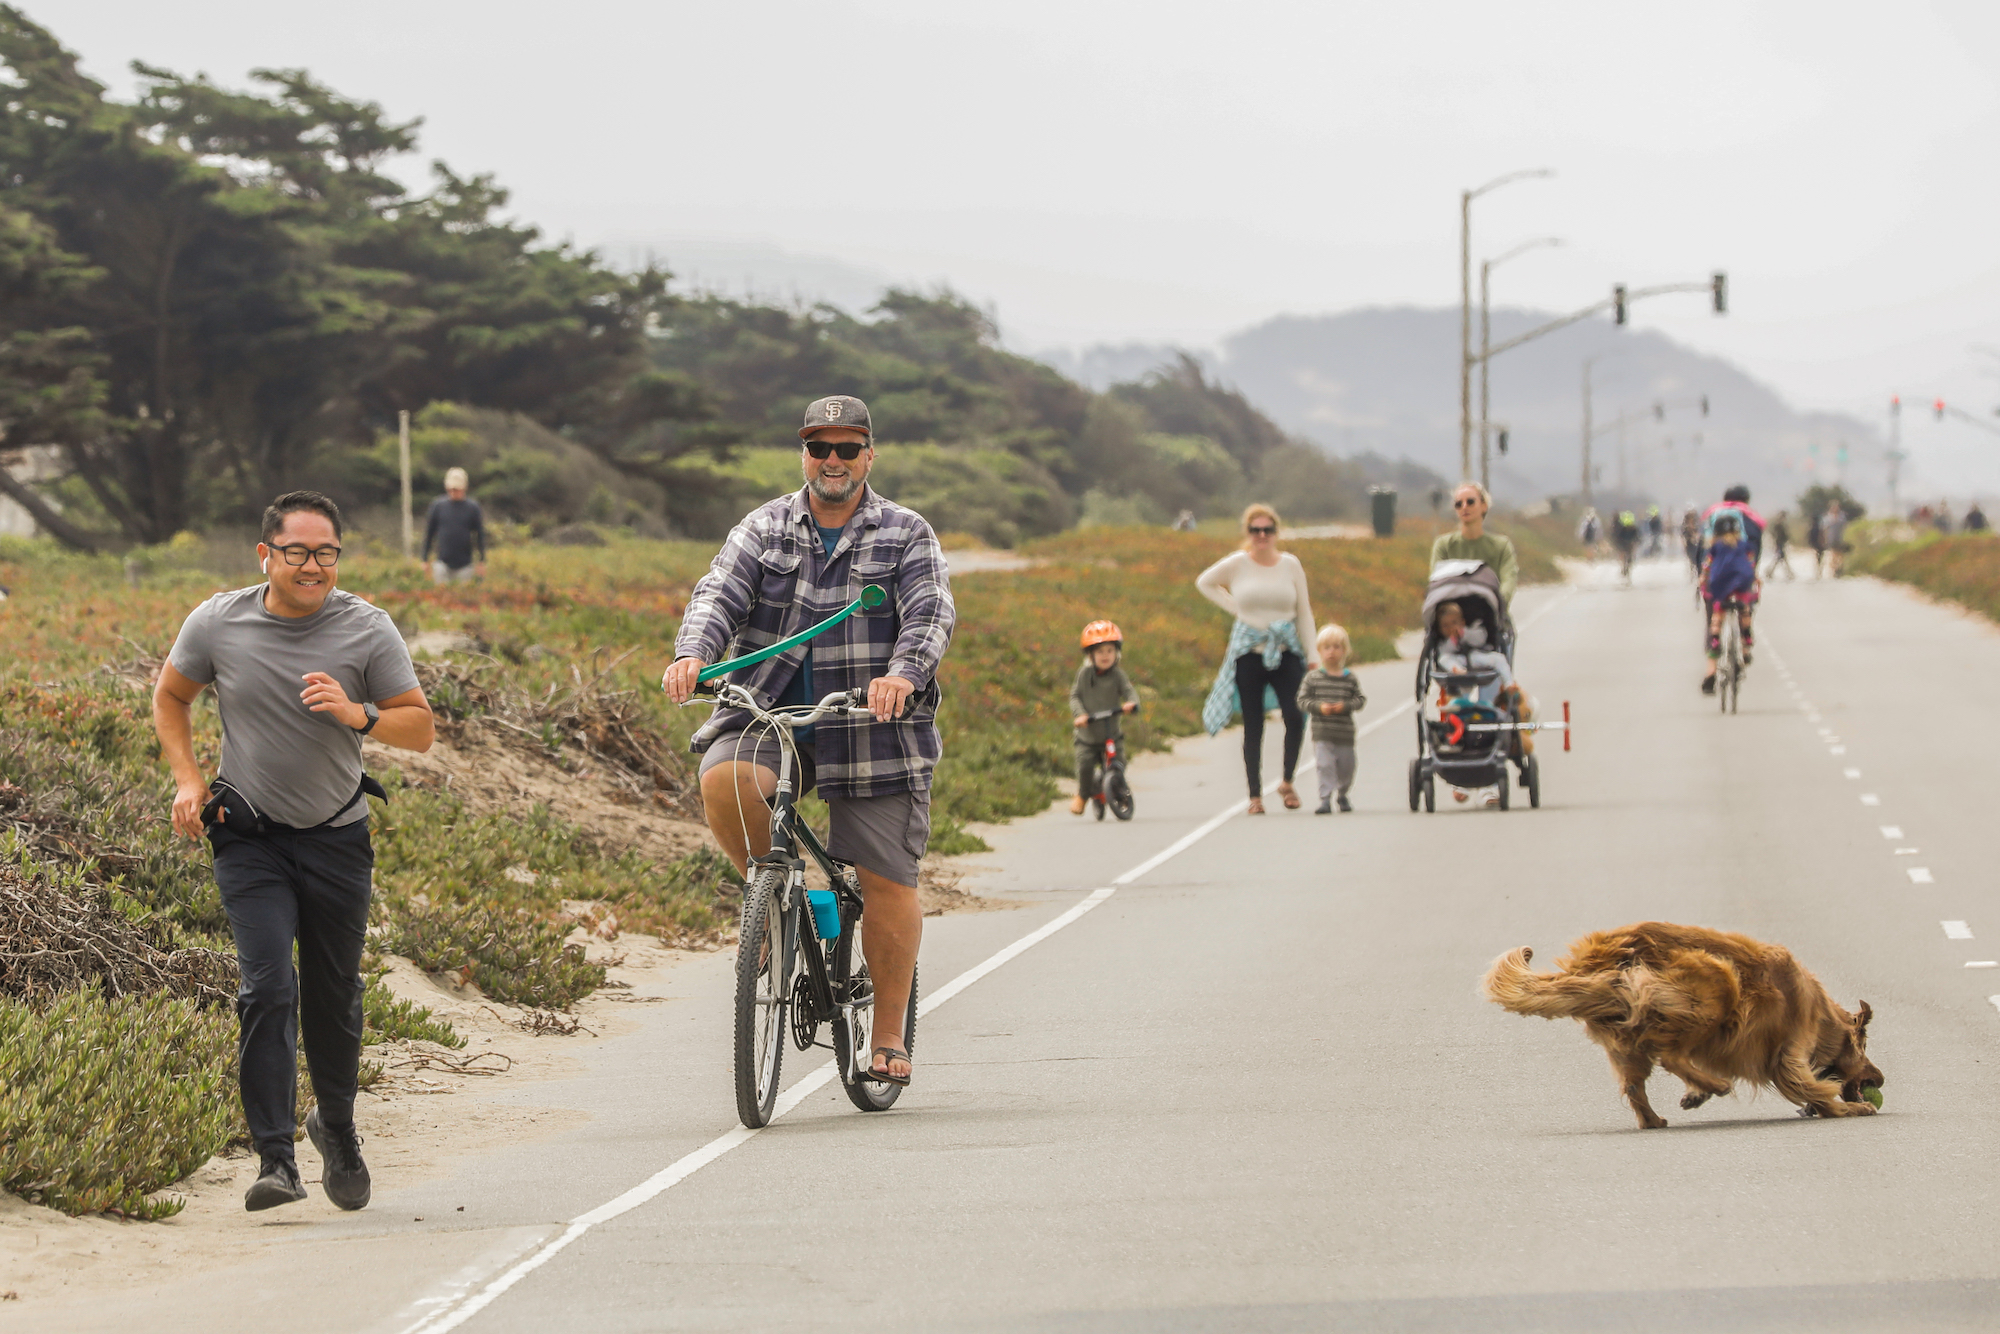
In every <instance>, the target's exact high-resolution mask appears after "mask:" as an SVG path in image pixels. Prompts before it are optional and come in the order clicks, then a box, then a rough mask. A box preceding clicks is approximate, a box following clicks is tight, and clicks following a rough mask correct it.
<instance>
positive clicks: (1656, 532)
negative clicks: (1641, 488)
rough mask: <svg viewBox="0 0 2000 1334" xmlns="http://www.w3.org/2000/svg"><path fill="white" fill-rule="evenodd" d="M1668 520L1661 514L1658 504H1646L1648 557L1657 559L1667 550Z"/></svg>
mask: <svg viewBox="0 0 2000 1334" xmlns="http://www.w3.org/2000/svg"><path fill="white" fill-rule="evenodd" d="M1666 535H1667V521H1666V519H1665V518H1663V517H1662V516H1661V514H1660V507H1659V506H1658V505H1648V506H1646V558H1647V559H1648V560H1653V559H1657V558H1658V556H1659V554H1660V553H1661V552H1663V551H1665V550H1666V549H1667V548H1666Z"/></svg>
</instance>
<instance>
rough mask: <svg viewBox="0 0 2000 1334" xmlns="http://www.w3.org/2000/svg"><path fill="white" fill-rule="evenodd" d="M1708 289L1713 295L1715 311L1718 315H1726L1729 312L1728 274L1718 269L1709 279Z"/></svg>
mask: <svg viewBox="0 0 2000 1334" xmlns="http://www.w3.org/2000/svg"><path fill="white" fill-rule="evenodd" d="M1708 290H1709V292H1710V293H1711V294H1712V295H1713V296H1714V297H1715V313H1716V314H1718V315H1727V314H1728V313H1729V275H1728V274H1726V273H1723V272H1720V271H1718V272H1717V273H1716V275H1715V276H1714V277H1713V278H1711V279H1709V282H1708Z"/></svg>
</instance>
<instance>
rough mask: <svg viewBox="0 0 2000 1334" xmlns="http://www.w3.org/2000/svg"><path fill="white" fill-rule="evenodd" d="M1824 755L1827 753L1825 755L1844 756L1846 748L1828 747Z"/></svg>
mask: <svg viewBox="0 0 2000 1334" xmlns="http://www.w3.org/2000/svg"><path fill="white" fill-rule="evenodd" d="M1826 753H1827V754H1829V755H1845V754H1846V753H1847V747H1845V746H1828V747H1827V748H1826Z"/></svg>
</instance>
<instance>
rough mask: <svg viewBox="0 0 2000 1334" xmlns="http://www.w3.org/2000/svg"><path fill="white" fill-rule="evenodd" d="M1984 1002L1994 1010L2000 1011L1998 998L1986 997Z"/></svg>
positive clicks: (1999, 999) (1999, 997) (1999, 998)
mask: <svg viewBox="0 0 2000 1334" xmlns="http://www.w3.org/2000/svg"><path fill="white" fill-rule="evenodd" d="M1986 1002H1987V1004H1989V1005H1991V1006H1992V1007H1993V1008H1994V1009H1996V1010H2000V996H1988V997H1987V998H1986Z"/></svg>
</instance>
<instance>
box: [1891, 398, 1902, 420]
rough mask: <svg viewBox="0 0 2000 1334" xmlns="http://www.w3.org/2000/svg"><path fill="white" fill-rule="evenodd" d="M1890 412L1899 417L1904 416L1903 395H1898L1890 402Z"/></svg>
mask: <svg viewBox="0 0 2000 1334" xmlns="http://www.w3.org/2000/svg"><path fill="white" fill-rule="evenodd" d="M1889 411H1891V412H1893V413H1895V414H1896V415H1898V416H1901V415H1902V412H1903V398H1902V395H1900V394H1898V395H1897V396H1896V397H1894V398H1892V399H1890V400H1889Z"/></svg>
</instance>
